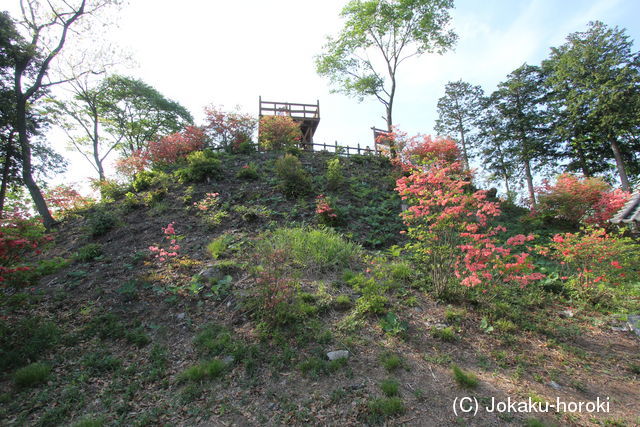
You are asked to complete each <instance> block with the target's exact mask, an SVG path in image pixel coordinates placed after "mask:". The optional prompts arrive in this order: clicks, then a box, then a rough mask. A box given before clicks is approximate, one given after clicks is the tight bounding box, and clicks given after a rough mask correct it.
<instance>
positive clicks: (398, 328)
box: [380, 312, 409, 336]
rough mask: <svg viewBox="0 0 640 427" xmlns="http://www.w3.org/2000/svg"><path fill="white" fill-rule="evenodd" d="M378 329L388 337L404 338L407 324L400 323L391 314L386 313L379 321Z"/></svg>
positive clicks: (393, 314)
mask: <svg viewBox="0 0 640 427" xmlns="http://www.w3.org/2000/svg"><path fill="white" fill-rule="evenodd" d="M380 327H381V328H382V330H383V331H385V332H386V333H387V334H389V335H400V336H404V335H405V334H406V333H407V329H408V328H409V324H408V323H407V322H405V321H402V320H400V319H399V318H398V316H396V314H395V313H393V312H388V313H387V314H386V316H384V317H383V318H382V319H380Z"/></svg>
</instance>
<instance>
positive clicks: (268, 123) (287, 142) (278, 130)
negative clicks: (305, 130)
mask: <svg viewBox="0 0 640 427" xmlns="http://www.w3.org/2000/svg"><path fill="white" fill-rule="evenodd" d="M301 139H302V132H301V131H300V125H299V124H298V123H296V121H295V120H293V119H292V118H291V117H289V116H264V117H262V118H261V119H260V133H259V136H258V141H259V142H260V146H261V147H263V148H265V149H267V150H286V149H289V148H294V147H296V146H297V145H298V144H299V143H300V140H301Z"/></svg>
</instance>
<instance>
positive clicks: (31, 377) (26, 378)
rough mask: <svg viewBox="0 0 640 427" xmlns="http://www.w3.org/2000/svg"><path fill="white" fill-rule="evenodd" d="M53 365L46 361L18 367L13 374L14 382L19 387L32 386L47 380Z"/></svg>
mask: <svg viewBox="0 0 640 427" xmlns="http://www.w3.org/2000/svg"><path fill="white" fill-rule="evenodd" d="M50 373H51V367H50V366H49V365H47V364H44V363H32V364H31V365H28V366H25V367H24V368H20V369H18V370H17V371H16V372H15V373H14V374H13V382H14V384H15V385H16V386H18V387H32V386H34V385H38V384H42V383H44V382H46V381H47V379H48V378H49V374H50Z"/></svg>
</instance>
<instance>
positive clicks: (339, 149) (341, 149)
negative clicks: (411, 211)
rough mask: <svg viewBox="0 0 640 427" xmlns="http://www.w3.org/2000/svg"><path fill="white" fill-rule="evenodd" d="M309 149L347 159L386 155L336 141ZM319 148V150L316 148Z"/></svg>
mask: <svg viewBox="0 0 640 427" xmlns="http://www.w3.org/2000/svg"><path fill="white" fill-rule="evenodd" d="M252 145H253V147H254V148H255V149H256V151H258V152H265V151H268V150H265V149H264V148H262V147H260V145H258V144H255V143H254V144H252ZM306 147H309V148H307V149H306V150H304V151H307V152H308V151H313V152H323V151H325V152H329V153H336V154H338V155H339V156H345V157H349V156H353V155H356V154H357V155H370V156H382V155H384V154H385V152H384V151H382V150H377V149H375V148H370V147H360V144H358V145H357V146H355V147H350V146H348V145H339V144H338V141H336V142H335V143H333V144H320V143H316V142H312V143H308V144H305V148H306ZM316 147H317V148H316ZM225 148H226V147H222V146H218V147H211V149H212V150H214V151H219V150H224V149H225Z"/></svg>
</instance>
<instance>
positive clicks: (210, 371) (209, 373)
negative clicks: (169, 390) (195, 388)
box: [179, 359, 226, 382]
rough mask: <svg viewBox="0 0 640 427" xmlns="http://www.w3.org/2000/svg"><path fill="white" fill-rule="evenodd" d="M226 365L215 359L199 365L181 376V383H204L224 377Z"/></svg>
mask: <svg viewBox="0 0 640 427" xmlns="http://www.w3.org/2000/svg"><path fill="white" fill-rule="evenodd" d="M225 367H226V366H225V364H224V362H223V361H222V360H218V359H213V360H210V361H208V362H203V363H200V364H199V365H195V366H191V367H189V368H187V369H185V370H184V371H183V372H182V373H181V374H180V377H179V379H180V381H193V382H196V381H202V380H204V379H208V378H218V377H220V376H222V373H223V372H224V370H225Z"/></svg>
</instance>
